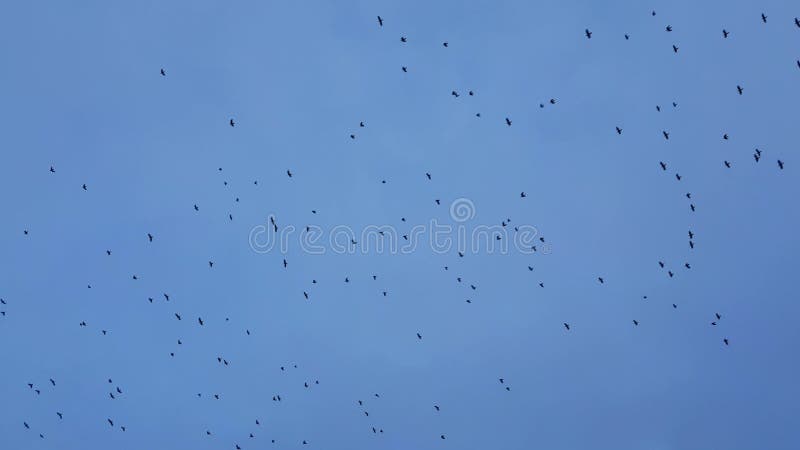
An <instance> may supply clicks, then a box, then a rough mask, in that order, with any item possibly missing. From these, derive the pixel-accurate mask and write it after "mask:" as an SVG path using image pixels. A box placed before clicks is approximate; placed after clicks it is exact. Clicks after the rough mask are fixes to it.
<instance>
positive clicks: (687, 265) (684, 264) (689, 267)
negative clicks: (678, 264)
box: [683, 263, 692, 269]
mask: <svg viewBox="0 0 800 450" xmlns="http://www.w3.org/2000/svg"><path fill="white" fill-rule="evenodd" d="M683 266H684V267H686V268H687V269H691V268H692V266H690V265H689V263H683Z"/></svg>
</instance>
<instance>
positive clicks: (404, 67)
mask: <svg viewBox="0 0 800 450" xmlns="http://www.w3.org/2000/svg"><path fill="white" fill-rule="evenodd" d="M400 68H401V69H403V72H408V67H406V66H402V67H400Z"/></svg>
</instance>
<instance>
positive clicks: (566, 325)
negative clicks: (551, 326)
mask: <svg viewBox="0 0 800 450" xmlns="http://www.w3.org/2000/svg"><path fill="white" fill-rule="evenodd" d="M564 328H566V329H567V331H569V324H568V323H567V322H564Z"/></svg>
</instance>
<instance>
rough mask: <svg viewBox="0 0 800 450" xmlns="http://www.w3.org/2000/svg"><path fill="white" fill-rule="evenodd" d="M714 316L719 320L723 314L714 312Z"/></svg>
mask: <svg viewBox="0 0 800 450" xmlns="http://www.w3.org/2000/svg"><path fill="white" fill-rule="evenodd" d="M714 316H715V317H716V318H717V320H720V319H722V316H721V315H719V313H714Z"/></svg>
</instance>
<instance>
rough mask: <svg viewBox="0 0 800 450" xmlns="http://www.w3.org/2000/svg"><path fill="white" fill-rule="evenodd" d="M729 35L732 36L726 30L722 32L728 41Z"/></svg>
mask: <svg viewBox="0 0 800 450" xmlns="http://www.w3.org/2000/svg"><path fill="white" fill-rule="evenodd" d="M729 34H730V33H728V30H725V29H724V28H723V30H722V37H723V38H725V39H727V38H728V35H729Z"/></svg>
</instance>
